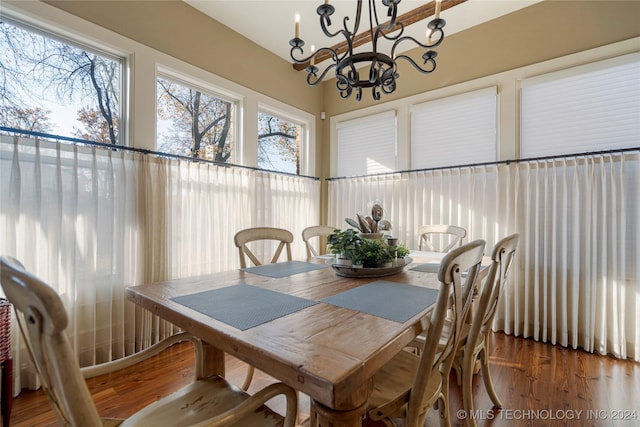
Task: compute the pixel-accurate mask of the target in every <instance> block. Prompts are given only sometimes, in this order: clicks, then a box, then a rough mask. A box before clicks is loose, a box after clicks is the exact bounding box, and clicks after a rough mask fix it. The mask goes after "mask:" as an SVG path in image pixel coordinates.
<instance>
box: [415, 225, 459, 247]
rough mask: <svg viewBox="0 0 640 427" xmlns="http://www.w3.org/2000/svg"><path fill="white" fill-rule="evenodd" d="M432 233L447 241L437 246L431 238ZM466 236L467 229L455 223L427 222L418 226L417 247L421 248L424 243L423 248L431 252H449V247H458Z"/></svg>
mask: <svg viewBox="0 0 640 427" xmlns="http://www.w3.org/2000/svg"><path fill="white" fill-rule="evenodd" d="M434 235H439V236H440V238H441V239H443V240H445V239H449V243H448V244H446V243H443V245H444V246H443V247H442V248H438V246H436V245H435V243H434V242H433V240H432V237H435V236H434ZM466 236H467V230H465V229H464V228H462V227H458V226H456V225H447V224H429V225H422V226H420V227H419V228H418V249H419V250H422V246H423V243H424V246H425V249H426V250H429V251H431V252H449V251H450V250H451V249H453V248H455V247H456V246H457V247H460V246H461V245H462V240H463V239H464V238H465V237H466Z"/></svg>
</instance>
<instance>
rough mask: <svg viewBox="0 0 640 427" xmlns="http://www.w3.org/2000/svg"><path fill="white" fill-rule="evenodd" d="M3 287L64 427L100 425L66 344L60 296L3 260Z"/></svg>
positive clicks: (18, 266) (0, 280) (0, 274)
mask: <svg viewBox="0 0 640 427" xmlns="http://www.w3.org/2000/svg"><path fill="white" fill-rule="evenodd" d="M0 283H1V284H2V289H3V290H4V293H5V295H6V296H7V299H9V301H11V303H12V304H13V306H14V308H15V311H16V318H17V320H18V324H19V326H20V330H21V332H22V335H23V337H24V340H25V343H26V345H27V348H28V350H29V354H30V356H31V360H32V361H33V363H34V365H35V368H36V371H37V372H38V376H39V378H40V380H41V382H42V389H43V390H44V392H45V393H46V395H47V398H48V399H49V402H50V403H51V406H52V408H53V409H54V412H55V413H56V416H57V417H58V421H59V422H60V424H61V425H63V426H69V425H71V426H97V425H102V422H101V421H100V416H99V415H98V412H97V410H96V408H95V405H94V403H93V400H92V398H91V393H90V392H89V389H88V388H87V384H86V382H85V380H84V377H83V376H82V374H81V372H80V366H79V365H78V362H77V360H76V357H75V355H74V354H73V351H72V349H71V346H70V344H69V341H68V339H67V336H66V333H65V329H66V327H67V323H68V320H67V313H66V311H65V309H64V306H63V304H62V301H61V300H60V297H59V296H58V294H57V293H56V291H55V290H53V289H52V288H51V287H49V286H48V285H47V284H46V283H44V282H42V281H41V280H39V279H38V278H36V277H34V276H33V275H31V274H29V273H27V272H26V271H25V270H24V268H23V267H22V265H21V264H20V263H19V262H18V261H16V260H14V259H12V258H8V257H2V258H0Z"/></svg>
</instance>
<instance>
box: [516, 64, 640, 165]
mask: <svg viewBox="0 0 640 427" xmlns="http://www.w3.org/2000/svg"><path fill="white" fill-rule="evenodd" d="M520 102H521V131H520V132H521V139H520V151H521V154H520V157H522V158H531V157H542V156H552V155H560V154H574V153H585V152H592V151H606V150H611V149H616V148H633V147H639V146H640V120H639V119H638V118H640V54H631V55H625V56H621V57H618V58H613V59H609V60H605V61H600V62H597V63H592V64H589V65H584V66H580V67H575V68H571V69H568V70H563V71H558V72H554V73H549V74H545V75H542V76H538V77H534V78H530V79H525V80H523V82H522V85H521V99H520Z"/></svg>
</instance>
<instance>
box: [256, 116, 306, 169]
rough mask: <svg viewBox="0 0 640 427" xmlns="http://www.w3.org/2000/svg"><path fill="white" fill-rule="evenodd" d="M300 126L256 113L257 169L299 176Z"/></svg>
mask: <svg viewBox="0 0 640 427" xmlns="http://www.w3.org/2000/svg"><path fill="white" fill-rule="evenodd" d="M302 128H303V127H302V125H300V124H298V123H295V122H293V121H291V120H287V119H284V118H282V117H278V116H276V115H272V114H271V113H267V112H262V111H261V112H258V167H259V168H261V169H266V170H272V171H277V172H287V173H293V174H297V175H299V174H300V151H301V140H302V134H303V132H302Z"/></svg>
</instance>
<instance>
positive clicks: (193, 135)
mask: <svg viewBox="0 0 640 427" xmlns="http://www.w3.org/2000/svg"><path fill="white" fill-rule="evenodd" d="M157 97H158V104H157V105H158V107H157V108H158V111H157V135H158V148H159V150H160V151H162V152H165V153H169V154H179V155H182V156H190V157H194V158H200V159H207V160H213V161H216V162H220V163H226V162H228V161H229V158H230V157H231V153H232V148H233V115H234V105H233V104H232V103H231V102H229V101H226V100H223V99H220V98H218V97H216V96H214V95H212V94H209V93H205V92H202V91H200V90H197V89H194V88H191V87H188V86H186V85H184V84H181V83H178V82H176V81H172V80H169V79H167V78H158V80H157Z"/></svg>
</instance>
